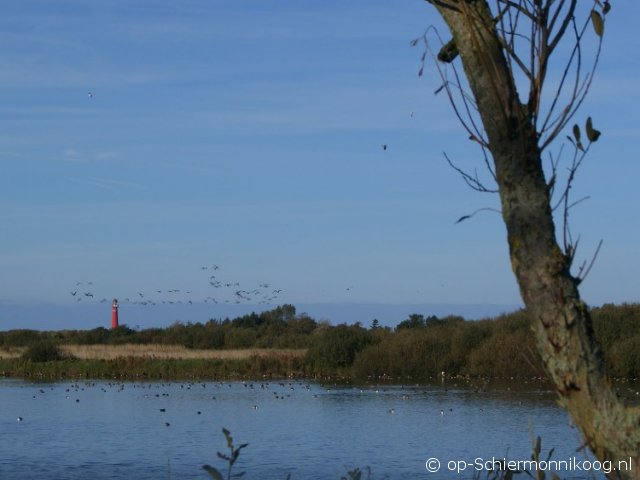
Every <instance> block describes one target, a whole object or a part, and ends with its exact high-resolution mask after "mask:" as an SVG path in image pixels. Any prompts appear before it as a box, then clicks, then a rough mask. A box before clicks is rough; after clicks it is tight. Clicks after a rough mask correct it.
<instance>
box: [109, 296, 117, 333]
mask: <svg viewBox="0 0 640 480" xmlns="http://www.w3.org/2000/svg"><path fill="white" fill-rule="evenodd" d="M114 328H118V299H117V298H114V299H113V302H112V303H111V329H114Z"/></svg>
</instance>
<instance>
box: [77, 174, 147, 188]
mask: <svg viewBox="0 0 640 480" xmlns="http://www.w3.org/2000/svg"><path fill="white" fill-rule="evenodd" d="M68 179H69V180H70V181H72V182H75V183H79V184H83V185H89V186H92V187H97V188H100V189H103V190H110V191H119V190H124V189H131V188H136V189H140V188H144V186H143V185H141V184H139V183H133V182H126V181H122V180H116V179H112V178H100V177H81V178H76V177H69V178H68Z"/></svg>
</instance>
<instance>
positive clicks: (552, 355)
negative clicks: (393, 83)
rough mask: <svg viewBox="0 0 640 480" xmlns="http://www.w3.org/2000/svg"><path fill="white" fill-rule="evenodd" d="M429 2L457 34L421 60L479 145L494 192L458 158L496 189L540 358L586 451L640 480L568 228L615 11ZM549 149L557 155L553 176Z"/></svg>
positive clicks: (518, 0) (636, 428) (634, 446)
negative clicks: (564, 161) (565, 150)
mask: <svg viewBox="0 0 640 480" xmlns="http://www.w3.org/2000/svg"><path fill="white" fill-rule="evenodd" d="M426 1H427V2H428V3H430V4H432V5H433V6H434V7H435V9H436V10H437V11H438V13H439V14H440V15H441V16H442V18H443V20H444V22H445V23H446V25H447V27H448V29H449V31H450V33H451V35H452V37H453V38H452V39H451V40H450V41H448V42H441V44H440V45H442V47H441V48H440V45H439V46H438V47H439V49H438V51H437V53H436V52H435V51H434V50H432V49H431V48H430V42H429V38H431V37H429V34H430V32H429V31H428V32H427V33H426V34H425V36H424V37H423V39H424V45H425V53H424V55H423V62H424V60H425V58H428V55H429V54H430V53H431V55H432V56H433V59H434V61H435V63H436V65H438V71H439V72H440V75H441V78H442V81H443V83H442V87H441V88H440V89H439V91H444V92H446V94H447V95H448V96H449V99H450V101H451V104H452V105H453V108H454V111H455V113H456V115H457V116H458V118H459V120H460V121H461V123H462V125H463V126H464V128H465V130H466V132H467V134H468V136H469V139H470V140H471V141H473V142H475V143H477V144H478V145H479V147H480V149H481V151H482V153H483V159H484V164H485V166H486V168H487V169H488V172H489V174H488V178H489V181H490V182H492V183H494V184H495V187H494V186H492V185H488V184H487V182H486V181H484V180H482V178H481V177H480V176H478V175H477V174H475V173H474V174H470V173H467V172H465V171H463V170H462V169H460V168H458V167H457V166H456V165H454V164H453V162H450V163H451V165H452V166H453V167H454V168H456V170H457V171H458V172H459V173H460V174H461V175H462V177H463V179H464V180H465V181H466V182H467V183H468V184H469V185H470V186H471V187H472V188H474V189H476V190H479V191H483V192H492V191H493V192H497V193H498V194H499V197H500V202H501V208H502V217H503V220H504V222H505V225H506V227H507V234H508V243H509V251H510V257H511V265H512V269H513V272H514V274H515V276H516V279H517V281H518V285H519V287H520V293H521V296H522V298H523V301H524V303H525V305H526V308H527V311H528V314H529V315H530V318H531V325H532V329H533V332H534V335H535V338H536V344H537V348H538V351H539V353H540V355H541V358H542V360H543V363H544V365H545V368H546V370H547V373H548V375H549V378H550V379H551V380H552V381H553V383H554V384H555V387H556V388H557V391H558V393H559V398H560V401H561V403H562V404H563V405H564V406H565V407H566V408H567V410H568V411H569V412H570V414H571V416H572V417H573V419H574V422H575V424H576V425H577V426H578V427H579V428H580V430H581V432H582V434H583V436H584V439H585V444H586V445H587V446H589V447H590V448H591V450H592V451H593V453H594V454H595V456H596V457H597V458H598V459H599V460H601V461H605V460H610V461H612V462H614V463H613V466H614V467H617V466H618V464H617V463H616V462H618V461H626V462H627V463H628V462H629V460H631V461H632V465H625V464H622V463H621V464H620V466H621V467H623V470H621V471H617V472H613V473H612V474H611V475H610V476H611V478H633V479H640V411H639V410H638V409H634V408H631V407H627V406H626V405H625V404H624V403H623V402H622V401H621V400H620V399H618V398H617V396H616V395H615V393H614V392H613V390H612V389H611V387H610V383H609V380H608V379H607V376H606V373H605V368H604V363H603V357H602V354H601V352H600V350H599V348H598V345H597V344H596V342H595V340H594V337H593V331H592V324H591V318H590V315H589V309H588V307H587V305H586V304H585V303H584V302H583V301H582V300H581V299H580V293H579V291H578V286H579V284H580V282H581V281H582V280H583V279H584V276H585V275H586V274H587V273H588V270H589V268H590V265H587V264H586V263H585V264H583V265H582V266H580V268H579V269H578V271H577V273H572V266H573V263H574V258H575V251H576V247H577V244H578V241H577V240H574V238H573V237H572V235H571V231H570V228H569V221H568V218H569V211H570V209H571V207H572V206H573V205H575V203H577V202H576V201H573V200H572V199H570V191H571V186H572V184H573V181H574V179H575V173H576V171H577V170H578V167H579V166H580V164H581V162H582V160H583V159H584V156H585V155H586V153H587V152H588V150H589V147H590V146H591V144H592V143H593V142H595V141H597V140H598V138H599V136H600V132H599V131H598V130H596V129H595V128H594V126H593V122H592V120H591V118H588V119H587V120H586V122H585V123H584V126H583V127H581V126H579V125H578V124H576V125H573V127H571V126H570V122H571V121H572V118H573V117H574V116H575V113H576V111H577V110H578V108H579V107H580V105H581V104H582V102H583V100H584V98H585V96H586V95H587V92H588V90H589V87H590V85H591V82H592V79H593V73H594V71H595V68H596V65H597V63H598V58H599V56H600V47H601V44H602V38H603V34H604V27H605V19H606V14H607V13H608V12H609V10H610V4H609V2H608V1H604V0H603V1H599V0H580V2H578V0H493V1H491V2H489V1H487V0H426ZM418 42H420V39H417V40H415V41H414V44H417V43H418ZM587 53H590V54H589V55H587ZM460 64H461V65H462V69H463V71H462V73H461V72H460V70H459V67H457V66H458V65H460ZM420 74H422V69H421V70H420ZM580 123H581V124H583V123H582V122H580ZM566 130H570V133H571V135H570V136H567V137H566V139H567V140H568V141H569V142H570V145H571V149H572V152H573V153H572V159H571V160H570V162H569V167H568V169H567V171H568V174H567V175H566V177H563V179H562V181H560V179H559V178H558V177H559V176H560V175H559V173H560V170H559V168H558V165H559V158H560V154H561V153H562V149H560V150H559V151H558V152H557V154H556V155H553V154H552V153H550V152H549V150H550V148H549V147H550V146H551V145H552V143H553V142H554V140H556V139H557V138H558V137H559V136H560V135H561V134H563V132H565V131H566ZM543 152H547V153H548V154H549V159H550V162H549V165H548V167H547V168H546V171H545V167H544V164H543V163H544V162H543ZM561 184H562V185H563V186H561V187H558V185H561ZM578 201H580V200H578ZM554 213H555V214H556V217H557V218H558V219H559V220H560V222H561V224H562V226H561V228H559V229H556V225H555V221H554ZM466 217H467V216H465V217H463V218H462V219H464V218H466ZM462 219H461V220H462ZM557 236H560V237H562V242H561V243H560V242H559V241H558V240H557ZM625 466H626V467H629V468H630V470H624V467H625ZM631 467H633V468H631Z"/></svg>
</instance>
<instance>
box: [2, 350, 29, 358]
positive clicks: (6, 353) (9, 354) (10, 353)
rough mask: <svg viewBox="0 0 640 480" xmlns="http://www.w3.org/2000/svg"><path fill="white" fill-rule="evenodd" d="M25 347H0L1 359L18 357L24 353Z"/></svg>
mask: <svg viewBox="0 0 640 480" xmlns="http://www.w3.org/2000/svg"><path fill="white" fill-rule="evenodd" d="M25 350H26V349H25V348H24V347H5V348H0V360H4V359H10V358H18V357H20V355H22V354H23V353H24V351H25Z"/></svg>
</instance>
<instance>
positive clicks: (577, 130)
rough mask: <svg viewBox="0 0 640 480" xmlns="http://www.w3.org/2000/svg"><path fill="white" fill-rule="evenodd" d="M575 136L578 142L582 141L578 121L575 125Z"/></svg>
mask: <svg viewBox="0 0 640 480" xmlns="http://www.w3.org/2000/svg"><path fill="white" fill-rule="evenodd" d="M573 137H574V138H575V139H576V142H578V143H580V127H579V126H578V124H577V123H576V124H575V125H574V126H573Z"/></svg>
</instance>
